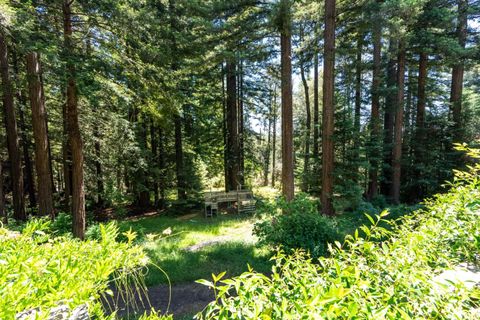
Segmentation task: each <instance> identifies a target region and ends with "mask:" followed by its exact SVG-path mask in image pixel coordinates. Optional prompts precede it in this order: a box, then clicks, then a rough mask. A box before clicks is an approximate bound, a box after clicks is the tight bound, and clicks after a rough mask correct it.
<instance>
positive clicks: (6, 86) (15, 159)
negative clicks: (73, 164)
mask: <svg viewBox="0 0 480 320" xmlns="http://www.w3.org/2000/svg"><path fill="white" fill-rule="evenodd" d="M8 69H9V66H8V49H7V42H6V38H5V35H4V34H3V33H2V32H1V31H0V73H1V74H0V76H1V79H2V86H3V108H4V122H5V128H6V134H7V147H8V157H9V160H10V174H11V178H12V191H13V217H14V218H15V219H17V220H26V219H27V215H26V213H25V195H24V191H23V173H22V159H21V151H20V141H19V137H18V128H17V120H16V116H15V107H14V103H13V85H12V82H11V79H10V74H9V70H8Z"/></svg>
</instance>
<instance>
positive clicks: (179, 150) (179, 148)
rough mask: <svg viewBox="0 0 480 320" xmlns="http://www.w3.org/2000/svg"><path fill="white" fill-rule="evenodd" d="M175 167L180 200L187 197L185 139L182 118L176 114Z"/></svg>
mask: <svg viewBox="0 0 480 320" xmlns="http://www.w3.org/2000/svg"><path fill="white" fill-rule="evenodd" d="M174 126H175V168H176V173H177V196H178V199H179V200H186V199H187V192H186V182H185V176H184V168H183V139H182V118H181V117H180V116H179V115H175V118H174Z"/></svg>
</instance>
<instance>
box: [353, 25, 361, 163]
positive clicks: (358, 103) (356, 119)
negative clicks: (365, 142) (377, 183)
mask: <svg viewBox="0 0 480 320" xmlns="http://www.w3.org/2000/svg"><path fill="white" fill-rule="evenodd" d="M362 47H363V35H362V34H359V35H358V39H357V52H356V58H355V111H354V124H353V127H354V130H355V132H354V135H353V136H354V161H356V159H358V157H359V155H360V150H359V149H360V144H359V140H360V139H357V138H355V137H358V136H359V135H360V129H361V128H360V116H361V114H360V113H361V108H362ZM357 172H358V166H357V167H356V168H355V173H357Z"/></svg>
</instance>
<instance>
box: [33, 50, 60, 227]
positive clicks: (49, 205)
mask: <svg viewBox="0 0 480 320" xmlns="http://www.w3.org/2000/svg"><path fill="white" fill-rule="evenodd" d="M40 72H41V71H40V56H39V54H38V53H36V52H31V53H29V54H27V79H28V87H29V96H30V106H31V108H32V126H33V138H34V140H35V168H36V170H37V179H38V213H39V214H40V215H50V216H51V217H52V218H53V217H54V206H53V191H52V189H53V188H52V172H51V168H50V155H49V152H48V134H47V112H46V110H45V101H44V97H43V94H42V83H41V81H40Z"/></svg>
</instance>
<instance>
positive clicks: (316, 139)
mask: <svg viewBox="0 0 480 320" xmlns="http://www.w3.org/2000/svg"><path fill="white" fill-rule="evenodd" d="M318 82H319V81H318V53H315V56H314V61H313V150H312V156H313V159H314V160H313V161H314V162H315V165H317V164H316V163H317V162H318V159H319V158H320V156H319V142H320V123H319V112H320V110H319V98H318Z"/></svg>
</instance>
